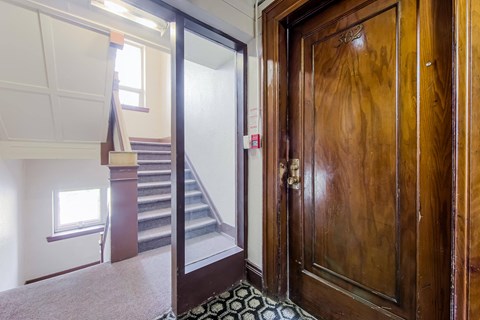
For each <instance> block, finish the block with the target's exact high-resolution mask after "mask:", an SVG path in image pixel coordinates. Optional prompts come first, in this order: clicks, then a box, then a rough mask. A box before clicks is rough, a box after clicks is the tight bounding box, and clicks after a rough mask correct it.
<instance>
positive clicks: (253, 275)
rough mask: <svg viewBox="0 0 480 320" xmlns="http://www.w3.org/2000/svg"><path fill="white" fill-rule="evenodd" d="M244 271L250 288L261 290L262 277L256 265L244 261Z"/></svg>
mask: <svg viewBox="0 0 480 320" xmlns="http://www.w3.org/2000/svg"><path fill="white" fill-rule="evenodd" d="M245 269H246V275H247V281H248V283H250V284H251V285H252V286H254V287H255V288H257V289H258V290H260V291H262V290H263V275H262V270H260V269H259V268H258V267H257V266H256V265H254V264H253V263H251V262H250V261H248V260H246V261H245Z"/></svg>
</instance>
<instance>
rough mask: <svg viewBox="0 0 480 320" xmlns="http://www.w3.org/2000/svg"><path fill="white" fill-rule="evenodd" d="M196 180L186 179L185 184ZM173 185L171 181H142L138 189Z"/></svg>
mask: <svg viewBox="0 0 480 320" xmlns="http://www.w3.org/2000/svg"><path fill="white" fill-rule="evenodd" d="M195 182H196V181H195V180H193V179H188V180H185V184H193V183H195ZM170 185H172V182H171V181H158V182H141V183H139V184H138V189H142V188H154V187H166V186H170Z"/></svg>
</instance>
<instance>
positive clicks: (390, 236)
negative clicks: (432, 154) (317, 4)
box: [289, 1, 417, 319]
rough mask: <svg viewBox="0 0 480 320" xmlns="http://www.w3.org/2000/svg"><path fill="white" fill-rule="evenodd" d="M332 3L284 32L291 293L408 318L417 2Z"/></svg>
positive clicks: (330, 312) (336, 309)
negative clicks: (297, 169) (298, 181)
mask: <svg viewBox="0 0 480 320" xmlns="http://www.w3.org/2000/svg"><path fill="white" fill-rule="evenodd" d="M340 3H341V4H338V5H335V6H332V7H331V8H330V9H328V10H326V11H324V12H322V13H320V14H318V15H317V16H315V17H312V18H310V19H309V20H308V21H306V22H304V23H303V24H302V25H300V26H297V27H296V28H295V29H294V30H293V33H292V38H291V39H292V42H291V45H290V48H291V56H290V61H291V64H290V74H291V75H292V76H291V78H290V104H289V105H290V107H289V108H290V109H289V117H290V119H291V121H290V129H289V130H290V137H291V142H292V143H291V150H290V158H300V161H301V163H302V166H301V168H302V169H303V176H302V179H303V188H301V190H298V191H297V190H294V189H291V190H290V192H289V199H290V202H289V210H290V215H289V216H290V219H291V220H290V225H291V228H290V239H291V242H290V249H291V251H290V252H291V255H290V268H291V269H290V270H291V272H290V290H291V292H290V295H291V298H292V300H294V301H297V302H298V303H299V304H300V305H302V306H304V307H306V308H307V309H309V308H311V310H315V312H316V313H318V314H320V315H321V316H322V317H325V318H326V319H396V318H399V317H401V318H406V319H414V318H415V310H414V309H415V308H414V301H415V294H416V293H415V292H416V291H415V271H416V266H415V252H416V243H415V228H416V193H415V190H416V167H417V159H416V149H417V135H416V132H417V128H416V120H415V119H416V108H415V104H414V100H413V99H412V97H414V96H415V92H416V91H415V85H414V81H415V68H416V63H415V59H412V57H415V51H414V50H415V20H414V19H411V17H415V10H416V9H415V3H414V2H412V1H375V2H372V1H369V2H365V1H363V2H362V1H343V2H340ZM412 28H413V29H412ZM406 31H413V32H410V33H405V32H406ZM407 35H408V36H407Z"/></svg>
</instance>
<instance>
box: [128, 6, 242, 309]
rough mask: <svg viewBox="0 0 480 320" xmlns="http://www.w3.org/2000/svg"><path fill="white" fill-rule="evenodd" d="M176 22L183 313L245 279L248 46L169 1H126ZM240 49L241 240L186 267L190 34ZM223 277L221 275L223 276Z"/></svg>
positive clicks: (178, 257) (175, 244)
mask: <svg viewBox="0 0 480 320" xmlns="http://www.w3.org/2000/svg"><path fill="white" fill-rule="evenodd" d="M125 1H126V2H128V3H129V4H131V5H133V6H136V7H138V8H140V9H142V10H145V11H147V12H149V13H151V14H153V15H156V16H158V17H160V18H162V19H164V20H165V21H168V22H170V23H171V26H172V28H170V32H171V33H170V36H171V52H170V54H171V61H172V63H171V90H172V91H171V92H172V97H171V98H172V105H171V109H172V114H171V126H172V131H171V132H172V137H171V138H172V155H176V156H174V157H172V179H171V180H172V243H171V248H172V257H171V264H172V275H171V276H172V278H171V279H172V309H173V312H174V313H175V314H177V315H180V314H182V313H184V312H186V311H188V310H189V309H191V308H193V307H195V306H197V305H199V304H200V303H202V302H204V301H205V300H206V299H208V298H210V297H211V296H213V295H214V294H216V293H219V292H222V291H224V290H226V289H228V288H229V287H230V286H232V285H233V284H235V283H236V282H238V281H240V280H243V279H245V275H246V269H245V263H246V257H247V248H248V244H247V241H248V225H247V217H248V205H247V198H248V197H247V196H248V189H247V188H248V180H247V179H248V161H247V160H248V158H247V157H248V155H247V152H246V151H245V150H244V148H243V136H244V133H245V132H247V129H248V127H247V123H246V121H245V119H246V118H247V79H248V77H247V66H248V52H247V44H246V43H244V42H242V41H240V40H238V39H236V38H234V37H232V36H230V35H228V34H226V33H224V32H222V31H221V30H219V29H217V28H214V27H212V26H210V25H208V24H207V23H204V22H202V21H200V20H197V19H195V18H194V17H192V16H190V15H188V14H186V13H184V12H183V11H181V10H179V9H177V8H175V7H173V6H171V5H169V4H167V3H165V2H164V1H163V0H149V1H144V0H125ZM185 30H189V31H191V32H193V33H195V34H197V35H199V36H202V37H204V38H206V39H208V40H211V41H213V42H216V43H218V44H220V45H223V46H225V47H227V48H230V49H232V50H233V51H236V57H235V58H236V79H235V81H236V85H235V88H236V108H237V112H236V125H237V128H236V152H237V155H236V158H235V160H236V167H235V169H236V186H237V190H236V194H235V196H236V213H237V220H236V237H237V238H236V240H237V246H236V247H235V248H232V249H230V250H227V251H224V252H221V253H218V254H215V255H214V256H211V257H208V258H206V259H204V260H201V261H197V262H194V263H192V264H189V265H188V266H186V265H185V192H184V191H185V179H184V176H185V171H184V169H185V137H184V133H185V130H184V102H185V101H184V60H185V57H184V45H185V41H184V40H185V39H184V31H185ZM219 274H222V276H221V277H219V276H218V275H219Z"/></svg>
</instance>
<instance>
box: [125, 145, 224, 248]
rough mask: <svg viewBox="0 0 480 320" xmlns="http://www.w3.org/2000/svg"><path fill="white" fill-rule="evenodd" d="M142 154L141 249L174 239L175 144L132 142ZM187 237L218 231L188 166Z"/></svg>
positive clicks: (139, 245)
mask: <svg viewBox="0 0 480 320" xmlns="http://www.w3.org/2000/svg"><path fill="white" fill-rule="evenodd" d="M131 145H132V149H133V151H135V152H137V153H138V165H139V168H138V252H143V251H147V250H151V249H155V248H159V247H162V246H166V245H169V244H170V242H171V234H172V231H171V230H172V228H171V216H172V215H171V199H172V195H171V186H172V183H171V173H172V172H171V145H170V143H152V142H132V143H131ZM185 204H186V207H185V215H186V217H185V220H186V221H185V225H186V226H185V229H186V235H185V236H186V238H187V239H189V238H193V237H197V236H201V235H204V234H207V233H210V232H216V231H217V228H218V221H217V220H216V218H215V217H214V215H213V213H212V211H211V209H210V207H209V206H208V204H207V203H206V201H205V196H204V195H203V193H202V191H201V190H200V188H199V186H198V183H197V181H196V179H195V177H194V175H193V173H192V171H191V170H190V169H189V168H188V167H187V168H186V170H185Z"/></svg>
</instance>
